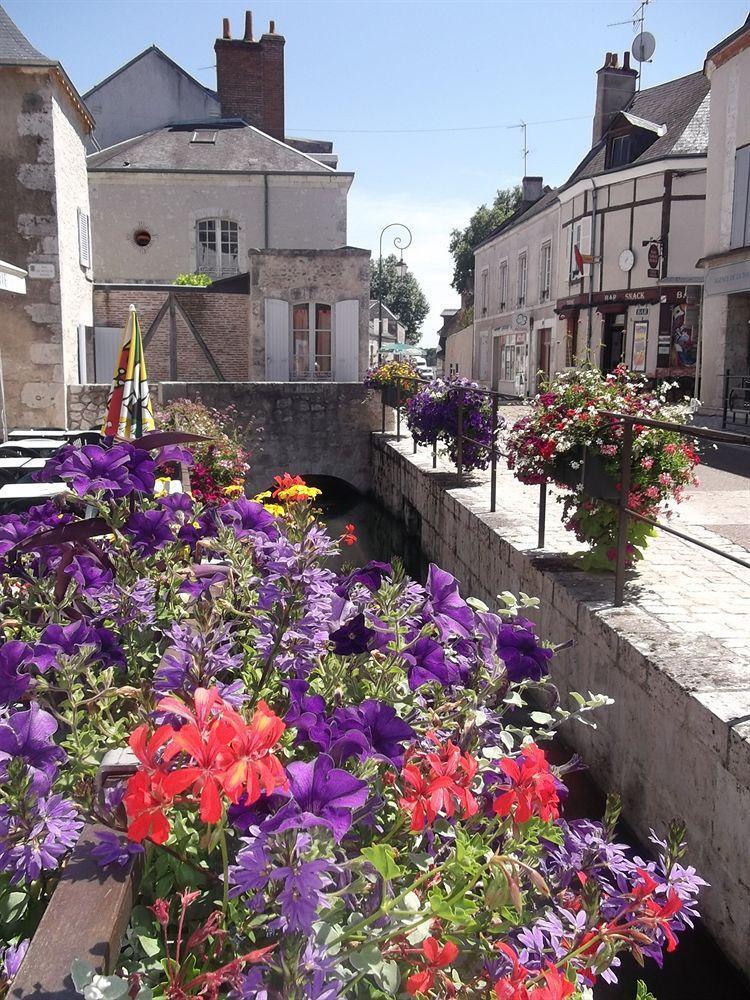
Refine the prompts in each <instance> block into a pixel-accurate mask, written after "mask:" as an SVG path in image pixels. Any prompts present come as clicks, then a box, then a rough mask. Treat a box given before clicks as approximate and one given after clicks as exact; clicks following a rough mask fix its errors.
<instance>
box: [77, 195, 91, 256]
mask: <svg viewBox="0 0 750 1000" xmlns="http://www.w3.org/2000/svg"><path fill="white" fill-rule="evenodd" d="M78 261H79V263H80V265H81V267H91V222H90V221H89V217H88V215H87V213H86V212H82V211H81V210H80V208H79V209H78Z"/></svg>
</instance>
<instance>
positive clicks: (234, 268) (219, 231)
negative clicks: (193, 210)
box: [195, 216, 241, 279]
mask: <svg viewBox="0 0 750 1000" xmlns="http://www.w3.org/2000/svg"><path fill="white" fill-rule="evenodd" d="M210 226H213V244H214V247H213V253H214V255H215V263H214V264H213V266H207V265H206V260H205V253H206V251H207V249H210V248H206V249H204V243H203V242H202V241H201V227H205V231H206V232H208V228H209V227H210ZM232 228H233V234H234V241H232V239H231V237H232ZM240 228H241V227H240V224H239V223H238V222H236V221H235V220H234V219H225V218H222V217H221V216H205V217H204V218H201V219H196V220H195V269H196V272H197V273H198V274H207V275H208V276H209V277H210V278H214V279H218V278H231V277H233V276H234V275H235V274H239V273H240ZM225 229H226V232H227V234H228V238H226V239H225ZM232 242H234V247H235V252H234V255H233V254H232V251H231V246H232ZM225 243H226V245H227V247H228V248H229V249H227V250H225V249H224V245H225Z"/></svg>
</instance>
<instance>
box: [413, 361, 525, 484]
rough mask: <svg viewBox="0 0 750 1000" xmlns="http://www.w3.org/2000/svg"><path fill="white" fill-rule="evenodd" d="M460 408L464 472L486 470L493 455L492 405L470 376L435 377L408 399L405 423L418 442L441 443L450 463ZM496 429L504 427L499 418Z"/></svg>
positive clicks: (455, 452) (454, 452) (454, 458)
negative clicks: (467, 377) (460, 409)
mask: <svg viewBox="0 0 750 1000" xmlns="http://www.w3.org/2000/svg"><path fill="white" fill-rule="evenodd" d="M459 404H461V407H462V418H461V425H462V436H463V440H462V447H461V459H462V465H463V468H464V470H465V471H467V472H469V471H471V470H472V469H486V468H487V466H488V465H489V464H490V460H491V458H492V447H493V445H494V440H493V433H492V404H491V402H490V397H489V396H488V395H487V394H486V393H483V392H482V391H481V389H480V386H478V385H477V383H476V382H472V381H471V380H470V379H466V378H460V377H459V376H458V375H453V376H451V377H450V378H442V379H435V381H433V382H430V383H429V385H426V386H424V387H422V388H421V389H420V390H419V392H417V393H416V394H415V395H414V396H413V397H412V398H411V399H410V400H409V402H408V404H407V408H406V423H407V425H408V427H409V430H410V431H411V433H412V435H413V437H414V440H415V441H416V442H417V444H443V445H444V446H445V453H446V454H447V455H448V457H449V458H450V460H451V461H452V462H457V460H458V437H459V435H458V415H459ZM497 426H498V429H499V428H502V427H504V426H505V421H504V419H503V418H502V417H499V418H498V425H497Z"/></svg>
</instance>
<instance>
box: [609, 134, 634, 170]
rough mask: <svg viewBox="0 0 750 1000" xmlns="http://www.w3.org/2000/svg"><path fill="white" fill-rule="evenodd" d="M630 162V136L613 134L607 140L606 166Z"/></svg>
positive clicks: (620, 165)
mask: <svg viewBox="0 0 750 1000" xmlns="http://www.w3.org/2000/svg"><path fill="white" fill-rule="evenodd" d="M628 163H630V136H629V135H615V136H612V138H611V139H610V140H609V157H608V162H607V166H608V167H624V166H627V164H628Z"/></svg>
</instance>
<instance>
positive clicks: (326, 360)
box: [292, 302, 333, 381]
mask: <svg viewBox="0 0 750 1000" xmlns="http://www.w3.org/2000/svg"><path fill="white" fill-rule="evenodd" d="M332 316H333V311H332V309H331V306H329V305H324V304H323V303H320V302H302V303H299V304H298V305H295V306H292V378H293V379H298V380H301V381H303V380H305V379H331V378H332V377H333V326H332V322H331V321H332ZM311 362H312V364H311Z"/></svg>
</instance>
